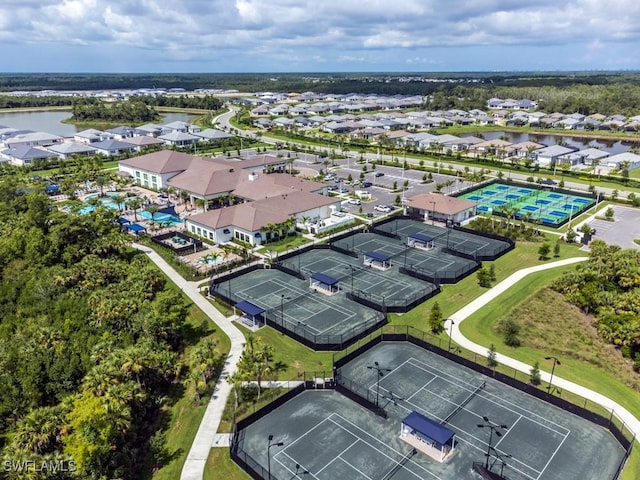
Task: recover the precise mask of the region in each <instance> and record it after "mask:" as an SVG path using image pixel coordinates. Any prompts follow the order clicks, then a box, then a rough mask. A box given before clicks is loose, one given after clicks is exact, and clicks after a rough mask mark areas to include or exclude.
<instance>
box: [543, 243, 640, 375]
mask: <svg viewBox="0 0 640 480" xmlns="http://www.w3.org/2000/svg"><path fill="white" fill-rule="evenodd" d="M589 248H590V250H591V253H590V255H589V260H588V261H586V262H581V263H580V264H579V265H578V266H577V267H576V269H575V271H573V272H570V273H566V274H565V275H563V276H562V277H561V278H560V279H558V280H556V281H555V282H554V283H553V285H552V288H553V289H554V290H556V291H557V292H560V293H562V294H563V295H564V296H565V298H566V299H567V300H568V301H569V302H571V303H572V304H574V305H576V306H578V307H580V308H581V309H582V310H583V311H584V312H586V313H589V314H593V315H595V318H596V320H595V324H596V327H597V328H598V332H599V334H600V335H601V336H602V338H603V339H604V340H605V341H607V342H609V343H611V344H613V345H615V346H616V347H618V348H620V350H621V352H622V354H623V355H624V356H625V357H627V358H632V359H633V360H634V368H635V369H636V371H640V268H639V267H638V265H640V252H639V251H638V250H634V249H622V248H620V247H618V246H615V245H607V244H606V243H604V242H603V241H602V240H595V241H593V242H591V243H590V244H589Z"/></svg>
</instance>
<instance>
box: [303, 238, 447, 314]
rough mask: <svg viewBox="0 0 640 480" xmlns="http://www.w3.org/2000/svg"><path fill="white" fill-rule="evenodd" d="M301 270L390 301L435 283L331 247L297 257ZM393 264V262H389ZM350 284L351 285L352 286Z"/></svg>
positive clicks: (342, 286) (430, 288)
mask: <svg viewBox="0 0 640 480" xmlns="http://www.w3.org/2000/svg"><path fill="white" fill-rule="evenodd" d="M298 260H299V262H300V269H301V271H302V273H303V274H304V275H305V276H306V277H309V276H311V275H312V274H313V273H318V272H320V273H325V274H327V275H330V276H332V277H334V278H337V279H339V280H340V282H341V288H342V290H344V291H348V292H350V291H352V290H353V291H359V292H365V293H367V294H369V295H374V296H376V297H379V298H384V299H385V302H391V303H392V302H394V301H400V300H404V299H409V298H413V297H414V296H415V293H416V292H418V291H424V290H427V291H428V292H431V291H433V290H435V288H436V287H435V285H433V284H431V283H428V282H424V281H422V280H418V279H415V278H413V277H409V276H406V275H400V274H398V269H397V266H396V267H393V266H392V268H391V269H390V270H388V271H379V270H375V269H371V268H368V267H365V266H364V265H363V260H362V258H358V259H356V258H353V257H350V256H348V255H343V254H341V253H338V252H336V251H334V250H327V249H317V250H310V251H308V252H305V253H303V254H301V255H300V258H299V259H298ZM392 265H393V264H392ZM352 287H353V288H352Z"/></svg>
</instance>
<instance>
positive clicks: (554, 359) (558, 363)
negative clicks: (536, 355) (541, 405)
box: [544, 357, 562, 393]
mask: <svg viewBox="0 0 640 480" xmlns="http://www.w3.org/2000/svg"><path fill="white" fill-rule="evenodd" d="M544 359H545V360H553V366H552V367H551V378H549V385H548V386H547V393H551V384H552V383H553V374H554V372H555V371H556V364H557V365H562V364H561V363H560V360H558V359H557V358H556V357H544Z"/></svg>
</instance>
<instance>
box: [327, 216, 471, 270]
mask: <svg viewBox="0 0 640 480" xmlns="http://www.w3.org/2000/svg"><path fill="white" fill-rule="evenodd" d="M407 222H411V223H419V222H415V221H413V220H407ZM443 230H450V229H443ZM444 233H445V234H446V231H445V232H444ZM441 234H442V233H441ZM434 238H435V237H434ZM335 243H336V244H337V245H338V246H339V247H341V248H344V249H347V250H350V251H354V252H356V253H358V254H359V255H364V254H365V253H366V252H368V251H372V250H373V251H376V252H382V253H385V254H387V255H390V256H391V264H392V265H394V264H395V265H396V266H398V267H407V268H411V269H412V270H415V271H418V272H420V273H421V274H422V275H424V276H425V277H430V278H433V279H438V280H445V279H459V278H461V277H464V276H465V275H467V274H469V273H470V272H472V271H473V270H474V269H475V268H476V266H477V263H476V262H475V261H473V260H469V259H467V258H464V257H461V256H457V255H453V254H451V253H446V252H443V251H442V248H440V247H436V248H433V249H431V250H423V249H418V248H414V247H409V246H408V245H407V240H406V237H403V236H400V237H399V238H390V237H386V236H383V235H378V234H375V233H357V234H355V235H352V236H351V237H348V238H345V239H343V240H340V241H338V242H335ZM436 245H437V243H436ZM396 278H397V277H396Z"/></svg>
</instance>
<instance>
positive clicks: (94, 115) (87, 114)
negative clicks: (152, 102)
mask: <svg viewBox="0 0 640 480" xmlns="http://www.w3.org/2000/svg"><path fill="white" fill-rule="evenodd" d="M71 112H72V115H71V121H76V122H114V123H124V124H134V123H144V122H152V121H155V120H158V119H159V118H160V115H158V112H156V110H155V109H154V108H153V107H150V106H148V105H146V104H145V103H144V102H142V101H140V100H135V101H130V100H127V101H122V102H116V103H110V104H106V103H105V102H103V101H102V100H100V99H95V98H82V99H78V100H75V101H74V102H73V106H72V108H71Z"/></svg>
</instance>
